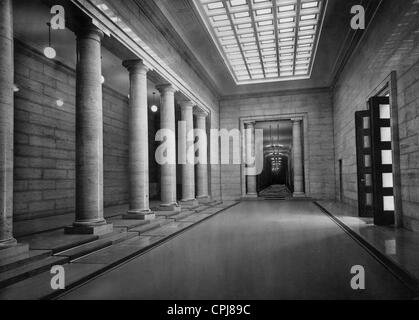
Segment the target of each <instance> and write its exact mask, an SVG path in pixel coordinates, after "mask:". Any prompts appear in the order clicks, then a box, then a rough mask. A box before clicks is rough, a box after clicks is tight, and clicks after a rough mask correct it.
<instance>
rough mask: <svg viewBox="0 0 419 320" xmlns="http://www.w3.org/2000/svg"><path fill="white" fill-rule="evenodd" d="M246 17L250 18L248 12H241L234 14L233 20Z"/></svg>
mask: <svg viewBox="0 0 419 320" xmlns="http://www.w3.org/2000/svg"><path fill="white" fill-rule="evenodd" d="M247 17H250V14H249V11H243V12H238V13H235V14H234V18H236V19H240V18H247Z"/></svg>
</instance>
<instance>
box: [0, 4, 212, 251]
mask: <svg viewBox="0 0 419 320" xmlns="http://www.w3.org/2000/svg"><path fill="white" fill-rule="evenodd" d="M12 16H13V14H12V0H0V48H1V52H2V55H1V56H0V210H1V211H0V214H1V215H0V249H1V248H3V247H6V246H7V247H10V246H14V245H16V240H14V238H13V226H12V224H13V154H14V152H13V136H14V134H13V131H14V128H13V123H14V102H13V101H14V91H13V87H14V69H13V61H14V57H13V21H12ZM76 35H77V67H76V214H75V222H74V223H73V225H72V226H71V227H68V228H66V230H65V231H66V233H71V234H105V233H109V232H112V230H113V226H112V224H109V223H107V221H106V220H105V218H104V201H103V188H104V182H103V105H102V81H101V77H102V70H101V69H102V66H101V42H102V39H103V37H104V34H103V32H102V31H101V30H99V29H98V28H97V27H95V26H93V25H90V24H89V25H87V26H86V27H82V28H80V29H79V30H78V31H77V32H76ZM123 65H124V66H125V67H126V68H127V69H128V71H129V76H130V99H129V192H130V194H129V211H128V212H127V214H126V215H125V218H128V219H153V218H154V217H155V214H154V213H153V212H152V211H151V209H150V201H149V200H150V199H149V154H148V152H149V148H148V134H149V132H148V102H147V73H148V71H149V70H148V68H147V67H146V66H145V65H144V63H143V62H142V60H140V59H139V60H130V61H124V62H123ZM158 89H159V91H160V92H161V97H162V98H161V110H160V113H161V123H160V127H161V128H162V129H168V130H172V132H175V128H176V125H175V97H174V94H175V91H176V90H175V89H174V87H173V86H171V85H164V86H160V87H158ZM181 107H182V119H183V120H185V121H186V123H187V125H188V129H191V130H193V107H194V104H193V103H192V102H187V103H185V104H182V106H181ZM206 116H207V115H206V114H204V113H200V114H199V115H197V124H198V127H200V128H203V129H204V130H205V122H206ZM205 139H206V137H205ZM203 142H205V145H206V143H207V142H206V141H203ZM168 146H169V148H171V150H168V154H170V155H172V156H173V159H171V163H176V159H175V157H176V145H175V143H172V144H168ZM201 152H205V153H206V151H201ZM194 169H195V168H194V165H193V164H192V165H186V166H184V167H183V173H182V174H183V176H182V180H183V181H182V185H183V200H184V201H190V200H194V199H195V198H196V196H195V177H194ZM207 170H208V167H207V164H200V165H198V166H197V184H198V185H197V190H198V196H199V197H200V198H207V197H208V172H207ZM161 202H162V204H161V207H160V210H163V211H166V210H175V211H176V210H180V206H179V205H178V203H177V199H176V164H167V165H162V166H161Z"/></svg>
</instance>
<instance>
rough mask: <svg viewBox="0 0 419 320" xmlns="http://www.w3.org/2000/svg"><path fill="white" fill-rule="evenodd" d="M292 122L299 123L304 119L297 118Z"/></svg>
mask: <svg viewBox="0 0 419 320" xmlns="http://www.w3.org/2000/svg"><path fill="white" fill-rule="evenodd" d="M291 121H292V122H293V123H298V122H301V121H303V117H295V118H291Z"/></svg>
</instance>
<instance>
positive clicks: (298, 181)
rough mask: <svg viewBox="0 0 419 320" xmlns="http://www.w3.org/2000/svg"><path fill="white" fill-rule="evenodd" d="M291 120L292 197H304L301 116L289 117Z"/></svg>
mask: <svg viewBox="0 0 419 320" xmlns="http://www.w3.org/2000/svg"><path fill="white" fill-rule="evenodd" d="M291 121H292V160H293V162H294V165H293V168H294V175H293V176H294V197H304V196H305V193H304V164H303V143H302V136H301V133H302V130H301V126H302V123H303V119H302V118H295V119H291Z"/></svg>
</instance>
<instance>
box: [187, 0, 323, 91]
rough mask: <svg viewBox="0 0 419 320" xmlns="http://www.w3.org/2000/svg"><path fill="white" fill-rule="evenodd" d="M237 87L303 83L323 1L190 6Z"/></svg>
mask: <svg viewBox="0 0 419 320" xmlns="http://www.w3.org/2000/svg"><path fill="white" fill-rule="evenodd" d="M194 1H195V4H196V6H197V8H198V11H199V12H200V14H201V17H202V18H203V20H204V21H205V24H206V25H207V28H208V29H209V31H210V33H211V35H212V36H213V38H214V41H215V42H216V44H217V46H218V49H219V50H220V51H221V53H222V55H223V57H224V59H225V61H226V64H227V66H228V68H229V69H230V72H231V73H232V74H233V77H234V79H235V80H236V82H237V83H238V84H248V83H260V82H268V81H269V82H270V81H281V80H294V79H295V80H297V79H307V78H309V77H310V75H311V69H312V65H313V60H314V57H315V52H316V48H317V44H318V40H319V34H320V31H321V23H322V20H323V15H324V8H323V7H325V5H326V4H325V2H326V0H221V1H220V0H194Z"/></svg>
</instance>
